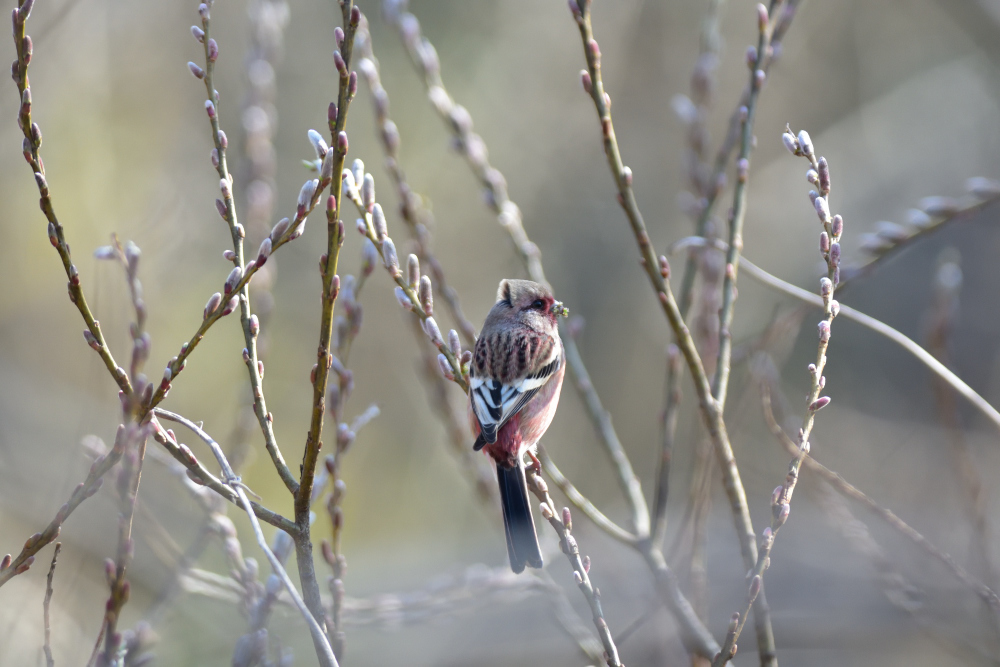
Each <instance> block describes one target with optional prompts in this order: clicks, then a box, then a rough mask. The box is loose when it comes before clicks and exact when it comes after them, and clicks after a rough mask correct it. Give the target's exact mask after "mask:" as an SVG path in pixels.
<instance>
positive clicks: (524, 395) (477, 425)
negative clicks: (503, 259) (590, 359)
mask: <svg viewBox="0 0 1000 667" xmlns="http://www.w3.org/2000/svg"><path fill="white" fill-rule="evenodd" d="M566 314H568V311H567V310H566V308H565V306H563V304H562V303H560V302H559V301H556V300H555V298H554V297H553V296H552V292H551V291H549V289H548V288H546V287H545V286H543V285H540V284H539V283H536V282H532V281H530V280H511V279H506V280H502V281H500V286H499V288H498V289H497V301H496V304H494V306H493V308H492V309H491V310H490V312H489V314H488V315H487V316H486V321H485V322H484V323H483V328H482V331H481V332H480V335H479V338H478V339H477V340H476V344H475V348H474V350H473V354H472V361H471V363H470V365H469V380H470V381H469V419H470V422H471V424H472V429H473V432H474V433H475V435H476V441H475V443H474V444H473V449H474V450H475V451H479V450H484V451H485V452H486V454H488V455H489V456H490V458H491V459H492V460H493V462H494V463H495V465H496V471H497V482H498V483H499V485H500V504H501V507H502V509H503V520H504V532H505V533H506V537H507V555H508V557H509V558H510V567H511V569H512V570H513V571H514V572H515V573H519V572H522V571H523V570H524V568H525V566H528V567H534V568H540V567H542V554H541V550H540V549H539V546H538V534H537V533H536V532H535V523H534V520H533V519H532V516H531V503H530V501H529V500H528V485H527V478H526V477H525V466H524V458H523V457H524V454H525V453H526V452H528V451H529V450H532V451H533V450H534V449H535V447H536V445H537V444H538V441H539V440H540V439H541V437H542V436H543V435H544V434H545V431H546V430H547V429H548V428H549V424H551V423H552V418H553V417H554V416H555V413H556V407H557V406H558V404H559V393H560V391H561V389H562V383H563V376H564V375H565V373H566V360H565V356H566V355H565V351H564V348H563V343H562V339H560V338H559V329H558V326H557V320H558V317H559V316H560V315H566Z"/></svg>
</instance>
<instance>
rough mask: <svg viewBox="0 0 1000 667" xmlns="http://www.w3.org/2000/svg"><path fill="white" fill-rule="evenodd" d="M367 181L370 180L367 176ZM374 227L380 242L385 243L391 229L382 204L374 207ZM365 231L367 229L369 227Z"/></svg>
mask: <svg viewBox="0 0 1000 667" xmlns="http://www.w3.org/2000/svg"><path fill="white" fill-rule="evenodd" d="M365 182H366V183H367V182H368V177H367V176H366V177H365ZM372 228H373V229H374V231H375V238H376V239H378V241H379V242H380V243H384V242H385V240H386V239H387V238H388V237H389V230H388V227H387V225H386V222H385V212H384V211H383V210H382V205H381V204H375V205H374V207H373V208H372ZM365 231H367V227H366V229H365Z"/></svg>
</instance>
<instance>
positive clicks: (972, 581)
mask: <svg viewBox="0 0 1000 667" xmlns="http://www.w3.org/2000/svg"><path fill="white" fill-rule="evenodd" d="M760 392H761V398H760V400H761V407H762V409H763V413H764V418H765V420H766V421H767V425H768V428H769V429H770V430H771V433H772V434H773V435H774V437H775V438H776V439H777V440H778V442H779V443H780V444H781V446H782V447H784V448H785V450H786V451H789V453H791V454H793V455H794V452H795V451H798V449H799V446H798V445H797V444H796V443H795V442H794V441H793V440H792V439H791V438H789V437H788V435H787V434H786V433H785V431H784V429H782V427H781V425H780V424H779V423H778V422H777V420H776V419H775V417H774V412H773V410H772V407H771V388H770V387H769V386H768V384H767V382H761V383H760ZM804 465H805V468H806V470H809V471H811V472H814V473H816V474H817V475H818V476H819V477H821V478H822V479H823V480H824V481H826V482H827V483H829V484H830V486H831V487H833V489H834V490H836V491H837V493H839V494H840V495H842V496H844V497H845V498H850V499H852V500H855V501H857V502H858V503H860V504H862V505H864V506H865V508H867V509H868V510H869V511H871V513H872V514H874V515H876V516H878V517H879V518H881V519H882V520H883V521H885V522H886V523H887V524H889V526H890V527H892V528H894V529H895V530H896V531H897V532H898V533H900V534H901V535H903V536H904V537H906V538H907V539H909V540H910V541H911V542H913V543H914V544H915V545H916V546H918V547H920V548H921V549H923V550H924V552H926V553H928V554H930V556H931V557H933V558H934V559H935V560H937V561H939V562H940V563H942V564H943V565H944V566H945V567H946V568H947V569H948V570H949V571H950V572H951V573H952V574H953V575H954V576H955V578H956V579H958V581H960V582H961V583H962V584H963V585H965V586H966V587H968V588H969V589H970V590H971V591H973V592H974V593H975V594H976V595H977V596H978V597H979V598H980V599H981V600H982V601H983V602H984V603H985V604H986V606H987V608H989V610H990V611H991V613H992V614H993V615H994V624H995V625H996V627H997V628H998V630H1000V597H998V596H997V594H996V592H994V591H993V590H992V589H991V588H990V587H989V586H987V585H986V584H984V583H982V582H980V581H978V580H977V579H976V578H975V577H973V576H972V575H971V574H970V573H969V572H967V571H966V570H965V568H963V567H962V566H961V565H959V564H958V563H957V562H956V561H955V559H954V558H952V556H951V555H950V554H948V553H946V552H944V551H942V550H940V549H939V548H937V547H936V546H935V545H934V543H932V542H931V541H930V540H928V539H927V538H926V537H924V536H923V535H922V534H921V533H920V532H919V531H917V530H916V529H915V528H913V527H912V526H910V525H909V524H908V523H906V522H905V521H903V520H902V519H900V518H899V516H897V515H896V514H895V513H894V512H893V511H892V510H890V509H887V508H885V507H882V506H881V505H879V504H878V503H877V502H876V501H875V500H873V499H872V498H871V497H870V496H868V495H867V494H866V493H865V492H863V491H861V490H860V489H858V488H857V487H856V486H854V485H853V484H851V483H850V482H848V481H847V480H846V479H844V478H843V476H841V475H840V474H839V473H837V472H835V471H833V470H830V469H829V468H827V467H826V466H824V465H823V464H822V463H820V462H819V461H817V460H816V459H814V458H813V457H812V455H809V456H807V457H805V459H804Z"/></svg>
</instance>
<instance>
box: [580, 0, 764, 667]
mask: <svg viewBox="0 0 1000 667" xmlns="http://www.w3.org/2000/svg"><path fill="white" fill-rule="evenodd" d="M570 7H571V9H572V10H573V15H574V17H575V19H576V23H577V26H578V27H579V29H580V37H581V39H582V41H583V47H584V48H583V51H584V56H585V58H586V61H587V70H586V71H585V72H584V74H583V81H584V90H586V91H587V92H588V93H589V94H590V97H591V99H592V100H593V102H594V107H595V109H596V110H597V114H598V117H599V119H600V122H601V134H602V137H603V144H604V152H605V155H606V156H607V159H608V166H609V168H610V169H611V173H612V176H613V178H614V181H615V185H616V187H617V189H618V203H619V204H621V206H622V208H623V209H624V211H625V214H626V217H627V218H628V221H629V224H630V226H631V227H632V232H633V234H634V235H635V238H636V243H637V245H638V246H639V252H640V254H641V256H642V263H643V267H644V268H645V270H646V274H647V275H648V277H649V280H650V282H651V283H652V285H653V289H654V290H655V291H656V293H657V295H658V296H659V299H660V303H661V305H662V307H663V311H664V314H665V315H666V317H667V320H668V321H669V323H670V326H671V328H672V329H673V332H674V336H675V339H676V343H677V345H678V347H679V348H680V350H681V353H682V354H683V355H684V358H685V361H686V362H687V365H688V368H689V370H690V372H691V375H692V377H693V379H694V384H695V389H696V392H697V394H698V403H699V408H700V409H701V413H702V418H703V419H704V420H705V423H706V426H707V428H708V432H709V436H710V437H711V439H712V443H713V445H714V447H715V451H716V456H717V457H718V458H719V461H720V467H721V468H722V473H723V484H724V486H725V489H726V494H727V496H728V498H729V502H730V506H731V509H732V512H733V517H734V520H735V523H736V529H737V533H738V536H739V539H740V547H741V553H742V556H743V562H744V565H745V567H747V568H750V567H752V566H753V564H754V563H756V561H757V542H756V537H755V535H754V530H753V523H752V522H751V520H750V511H749V509H748V506H747V500H746V492H745V491H744V488H743V482H742V480H741V479H740V474H739V469H738V468H737V466H736V459H735V458H734V457H733V451H732V446H731V445H730V443H729V435H728V432H727V430H726V425H725V422H724V420H723V417H722V402H721V401H719V400H717V399H716V397H715V395H714V394H713V393H712V389H711V385H710V384H709V381H708V376H707V375H706V373H705V368H704V365H703V363H702V360H701V357H700V356H699V354H698V351H697V349H696V348H695V344H694V340H693V339H692V337H691V333H690V331H689V330H688V327H687V325H686V324H685V322H684V318H683V317H682V316H681V313H680V309H679V308H678V305H677V302H676V300H675V299H674V295H673V292H672V291H671V289H670V283H669V282H668V281H667V278H668V277H669V275H670V267H669V264H668V263H667V261H666V259H665V258H660V259H657V258H656V256H655V254H654V251H653V247H652V244H651V242H650V239H649V234H648V233H647V231H646V225H645V223H644V222H643V219H642V213H641V212H640V211H639V206H638V204H637V202H636V199H635V192H634V191H633V189H632V170H631V169H629V168H628V167H626V166H625V165H624V164H623V162H622V158H621V152H620V150H619V148H618V140H617V139H616V137H615V131H614V125H613V123H612V120H611V98H610V96H609V95H607V93H605V91H604V83H603V81H602V79H601V50H600V47H599V46H598V44H597V40H595V39H594V33H593V28H592V25H591V14H590V10H589V7H590V6H589V2H584V3H583V4H582V5H578V4H577V2H576V0H574V2H572V3H571V4H570ZM764 13H765V15H766V10H764ZM763 23H765V24H766V23H767V17H766V16H765V17H764V21H763ZM766 31H767V28H766V27H765V29H762V30H761V32H766ZM759 599H760V602H758V603H757V606H756V608H755V619H756V622H757V629H758V646H759V648H760V652H761V660H762V662H763V663H764V664H771V663H773V661H774V657H773V654H774V641H773V632H772V631H771V627H770V626H771V624H770V619H769V616H770V614H769V612H768V611H767V607H766V600H765V598H764V597H763V596H761V597H760V598H759Z"/></svg>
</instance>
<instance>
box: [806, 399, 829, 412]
mask: <svg viewBox="0 0 1000 667" xmlns="http://www.w3.org/2000/svg"><path fill="white" fill-rule="evenodd" d="M828 405H830V397H829V396H820V397H819V398H817V399H816V400H815V401H813V402H812V403H811V404H810V405H809V411H810V412H816V411H817V410H822V409H823V408H825V407H826V406H828Z"/></svg>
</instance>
